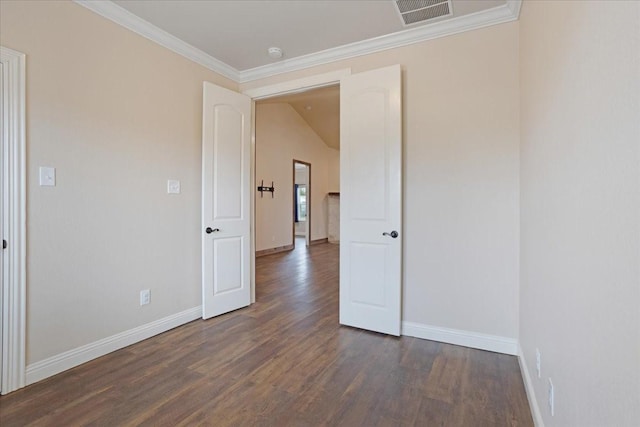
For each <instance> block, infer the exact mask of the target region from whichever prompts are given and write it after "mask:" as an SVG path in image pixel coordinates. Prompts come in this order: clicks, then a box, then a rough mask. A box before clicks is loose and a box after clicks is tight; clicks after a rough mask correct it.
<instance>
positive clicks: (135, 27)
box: [73, 0, 239, 82]
mask: <svg viewBox="0 0 640 427" xmlns="http://www.w3.org/2000/svg"><path fill="white" fill-rule="evenodd" d="M73 1H74V2H75V3H77V4H79V5H80V6H84V7H86V8H87V9H89V10H91V11H93V12H95V13H97V14H98V15H100V16H103V17H105V18H107V19H109V20H111V21H113V22H115V23H116V24H119V25H122V26H123V27H125V28H127V29H129V30H131V31H133V32H134V33H137V34H139V35H141V36H142V37H145V38H147V39H149V40H151V41H153V42H156V43H158V44H159V45H161V46H164V47H166V48H167V49H169V50H172V51H174V52H175V53H177V54H179V55H182V56H184V57H185V58H187V59H190V60H191V61H193V62H195V63H197V64H200V65H202V66H203V67H205V68H208V69H209V70H211V71H215V72H216V73H218V74H221V75H223V76H224V77H227V78H229V79H231V80H233V81H235V82H238V81H239V72H238V70H236V69H235V68H233V67H231V66H230V65H228V64H226V63H224V62H222V61H220V60H219V59H216V58H214V57H213V56H211V55H209V54H207V53H205V52H203V51H201V50H200V49H198V48H195V47H193V46H191V45H190V44H189V43H186V42H184V41H182V40H181V39H179V38H177V37H176V36H173V35H171V34H169V33H167V32H166V31H164V30H162V29H160V28H158V27H156V26H155V25H153V24H151V23H149V22H147V21H145V20H144V19H142V18H140V17H138V16H137V15H134V14H133V13H131V12H129V11H128V10H126V9H124V8H122V7H120V6H118V5H117V4H115V3H113V2H111V1H96V0H73Z"/></svg>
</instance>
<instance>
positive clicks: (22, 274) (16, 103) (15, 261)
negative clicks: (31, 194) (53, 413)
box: [0, 46, 26, 394]
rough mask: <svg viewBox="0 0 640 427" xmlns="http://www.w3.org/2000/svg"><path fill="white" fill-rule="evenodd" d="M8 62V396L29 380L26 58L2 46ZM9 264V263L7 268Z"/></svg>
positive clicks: (0, 376)
mask: <svg viewBox="0 0 640 427" xmlns="http://www.w3.org/2000/svg"><path fill="white" fill-rule="evenodd" d="M0 58H1V62H2V82H0V83H1V84H2V94H3V96H2V108H1V110H2V117H1V119H2V134H1V135H0V137H1V140H2V158H3V161H4V165H2V168H1V169H2V173H3V183H4V185H5V188H4V189H3V191H2V195H3V200H2V210H3V212H2V220H3V221H4V224H3V226H2V230H3V234H4V235H3V236H2V239H4V240H6V241H7V242H8V246H7V249H4V250H3V253H2V259H3V272H2V286H1V289H0V290H1V292H2V307H1V308H0V310H1V312H0V314H1V315H2V347H1V352H2V354H1V362H2V363H1V364H0V387H1V390H2V394H6V393H9V392H11V391H14V390H17V389H19V388H21V387H24V386H25V379H26V375H25V372H26V354H25V353H26V322H25V321H26V209H25V207H26V178H25V174H26V149H25V147H26V138H25V117H26V116H25V62H26V60H25V54H23V53H21V52H17V51H15V50H12V49H8V48H5V47H2V46H0ZM4 261H6V264H5V263H4Z"/></svg>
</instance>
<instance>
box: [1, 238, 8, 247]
mask: <svg viewBox="0 0 640 427" xmlns="http://www.w3.org/2000/svg"><path fill="white" fill-rule="evenodd" d="M2 249H7V241H6V240H4V239H2Z"/></svg>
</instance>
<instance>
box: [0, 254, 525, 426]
mask: <svg viewBox="0 0 640 427" xmlns="http://www.w3.org/2000/svg"><path fill="white" fill-rule="evenodd" d="M256 264H257V265H256V273H257V274H256V277H257V286H256V288H257V289H256V294H257V296H256V299H257V302H256V304H254V305H252V306H251V307H248V308H245V309H241V310H237V311H235V312H232V313H229V314H226V315H223V316H220V317H217V318H214V319H210V320H207V321H202V320H198V321H194V322H191V323H189V324H187V325H184V326H181V327H179V328H176V329H173V330H171V331H169V332H166V333H164V334H162V335H159V336H156V337H154V338H151V339H148V340H146V341H143V342H140V343H138V344H135V345H132V346H130V347H127V348H125V349H122V350H119V351H117V352H114V353H111V354H109V355H107V356H104V357H101V358H99V359H97V360H94V361H91V362H89V363H86V364H84V365H82V366H79V367H77V368H74V369H71V370H69V371H66V372H64V373H62V374H59V375H57V376H55V377H52V378H49V379H47V380H45V381H42V382H40V383H37V384H34V385H32V386H29V387H27V388H25V389H22V390H19V391H17V392H14V393H12V394H9V395H7V396H2V397H0V425H2V426H3V427H10V426H24V425H34V426H76V425H92V426H138V425H145V426H194V425H210V426H321V425H331V426H401V425H416V426H474V427H475V426H531V425H533V421H532V419H531V415H530V411H529V406H528V403H527V399H526V395H525V391H524V386H523V383H522V379H521V377H520V372H519V368H518V361H517V359H516V358H515V357H512V356H507V355H502V354H497V353H490V352H486V351H480V350H472V349H468V348H464V347H458V346H453V345H447V344H440V343H437V342H433V341H426V340H420V339H415V338H408V337H402V338H393V337H388V336H384V335H380V334H376V333H371V332H366V331H362V330H358V329H352V328H348V327H344V326H339V325H338V246H335V245H331V244H321V245H316V246H312V247H310V248H305V247H304V245H296V249H295V250H294V251H292V252H287V253H280V254H275V255H270V256H265V257H262V258H258V259H257V262H256Z"/></svg>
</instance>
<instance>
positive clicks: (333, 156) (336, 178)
mask: <svg viewBox="0 0 640 427" xmlns="http://www.w3.org/2000/svg"><path fill="white" fill-rule="evenodd" d="M328 173H329V176H328V177H327V178H328V179H329V184H328V185H329V192H330V193H339V192H340V150H336V149H333V148H329V172H328Z"/></svg>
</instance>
